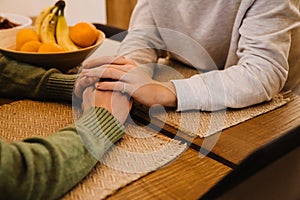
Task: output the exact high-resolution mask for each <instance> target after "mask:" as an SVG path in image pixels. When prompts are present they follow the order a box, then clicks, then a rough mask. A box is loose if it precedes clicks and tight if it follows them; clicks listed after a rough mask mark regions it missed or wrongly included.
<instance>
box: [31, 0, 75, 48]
mask: <svg viewBox="0 0 300 200" xmlns="http://www.w3.org/2000/svg"><path fill="white" fill-rule="evenodd" d="M64 8H65V1H64V0H59V1H57V2H56V3H55V4H54V5H52V6H49V7H47V8H45V9H43V10H42V11H41V12H40V14H39V16H38V17H37V19H36V21H35V23H34V29H35V31H36V32H37V34H38V35H39V37H40V40H41V42H42V43H47V42H54V43H56V44H58V45H60V46H61V47H62V48H63V49H64V50H65V51H74V50H77V49H78V47H77V46H76V45H75V44H74V43H73V42H72V40H71V38H70V36H69V27H68V24H67V21H66V18H65V16H64Z"/></svg>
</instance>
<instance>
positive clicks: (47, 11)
mask: <svg viewBox="0 0 300 200" xmlns="http://www.w3.org/2000/svg"><path fill="white" fill-rule="evenodd" d="M54 7H55V6H54V5H52V6H49V7H47V8H45V9H43V10H42V11H41V12H40V14H39V15H38V16H37V18H36V19H35V22H34V30H35V31H36V33H37V34H38V35H40V29H41V27H42V23H43V21H44V19H45V18H46V16H47V15H49V14H50V13H51V11H52V9H53V8H54Z"/></svg>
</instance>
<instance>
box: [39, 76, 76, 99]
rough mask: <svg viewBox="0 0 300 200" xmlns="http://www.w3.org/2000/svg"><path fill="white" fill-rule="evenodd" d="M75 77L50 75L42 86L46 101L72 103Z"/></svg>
mask: <svg viewBox="0 0 300 200" xmlns="http://www.w3.org/2000/svg"><path fill="white" fill-rule="evenodd" d="M76 76H77V75H75V74H72V75H70V74H62V73H53V74H51V75H50V76H49V78H48V81H46V82H45V85H44V86H43V87H44V91H46V94H47V99H50V100H59V101H67V102H72V96H73V95H72V94H73V88H74V84H75V80H76Z"/></svg>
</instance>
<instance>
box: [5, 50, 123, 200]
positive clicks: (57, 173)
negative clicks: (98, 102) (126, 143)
mask: <svg viewBox="0 0 300 200" xmlns="http://www.w3.org/2000/svg"><path fill="white" fill-rule="evenodd" d="M75 78H76V77H75V75H64V74H61V73H60V72H59V71H57V70H55V69H51V70H48V71H46V70H44V69H43V68H38V67H34V66H31V65H27V64H22V63H18V62H15V61H13V60H10V59H7V58H4V57H2V56H1V54H0V86H1V87H0V96H1V97H13V98H31V99H38V100H65V101H71V98H72V90H73V85H74V80H75ZM95 124H97V126H95ZM123 133H124V127H123V125H122V124H120V123H119V122H118V121H117V120H116V119H115V118H114V117H113V116H112V115H111V114H110V113H109V112H108V111H107V110H105V109H103V108H96V107H94V108H90V109H89V110H87V111H85V112H84V113H83V115H82V116H81V118H80V119H79V120H77V121H76V123H75V124H72V125H69V126H67V127H65V128H62V129H60V130H58V131H57V132H56V133H54V134H51V135H50V136H48V137H43V138H42V137H32V138H27V139H25V140H23V141H17V142H12V143H7V142H5V141H2V140H0V199H22V200H23V199H34V200H36V199H57V198H59V197H60V196H62V195H63V194H65V193H66V192H67V191H69V190H70V189H71V188H72V187H74V186H75V185H76V184H77V183H78V182H79V181H80V180H82V179H83V178H84V177H85V176H86V175H87V174H88V173H89V172H90V171H91V169H92V168H93V167H94V166H95V164H96V163H97V159H100V158H101V157H102V156H103V154H104V153H105V152H106V151H107V150H108V149H109V148H110V147H111V146H112V145H113V144H114V143H115V142H117V141H118V140H119V139H120V138H121V137H122V135H123ZM12 134H13V133H12ZM83 141H84V142H83ZM84 143H86V144H84ZM86 146H88V147H89V150H87V149H86ZM92 154H93V155H92Z"/></svg>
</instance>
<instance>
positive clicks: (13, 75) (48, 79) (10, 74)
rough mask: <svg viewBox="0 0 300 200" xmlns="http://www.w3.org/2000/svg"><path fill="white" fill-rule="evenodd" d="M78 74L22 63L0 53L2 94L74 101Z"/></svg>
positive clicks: (19, 97)
mask: <svg viewBox="0 0 300 200" xmlns="http://www.w3.org/2000/svg"><path fill="white" fill-rule="evenodd" d="M75 78H76V75H64V74H62V73H61V72H60V71H58V70H56V69H50V70H45V69H44V68H41V67H37V66H32V65H29V64H25V63H20V62H17V61H14V60H11V59H9V58H6V57H3V56H2V55H1V54H0V85H1V88H0V96H1V97H8V98H16V99H22V98H30V99H37V100H59V101H68V102H71V101H72V91H73V87H74V82H75Z"/></svg>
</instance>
